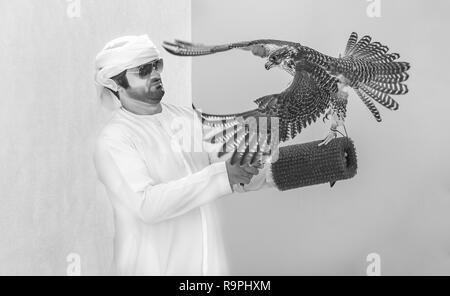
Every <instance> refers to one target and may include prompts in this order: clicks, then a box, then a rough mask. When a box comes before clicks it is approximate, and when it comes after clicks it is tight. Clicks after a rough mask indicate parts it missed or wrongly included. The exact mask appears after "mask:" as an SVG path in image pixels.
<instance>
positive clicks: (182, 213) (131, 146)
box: [94, 103, 273, 275]
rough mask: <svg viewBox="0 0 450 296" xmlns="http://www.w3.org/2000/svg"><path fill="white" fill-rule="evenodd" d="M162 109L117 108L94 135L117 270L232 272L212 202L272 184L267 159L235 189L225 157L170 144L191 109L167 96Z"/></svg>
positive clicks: (125, 272) (134, 272)
mask: <svg viewBox="0 0 450 296" xmlns="http://www.w3.org/2000/svg"><path fill="white" fill-rule="evenodd" d="M162 110H163V111H162V112H161V113H159V114H155V115H136V114H134V113H131V112H129V111H127V110H125V109H123V108H120V109H118V110H117V111H115V112H116V113H115V114H114V116H113V117H112V119H111V120H110V121H109V122H108V124H107V125H106V126H105V127H104V128H103V130H102V132H101V133H100V135H99V138H98V141H97V146H96V151H95V155H94V162H95V166H96V169H97V173H98V177H99V179H100V181H101V182H102V183H103V184H104V185H105V188H106V191H107V193H108V195H109V197H110V200H111V202H112V206H113V209H114V222H115V224H114V225H115V238H114V267H115V270H114V271H112V273H113V274H117V275H227V274H228V267H227V260H226V254H225V250H224V244H223V241H222V237H221V225H220V221H219V220H218V218H217V217H218V216H217V214H216V213H217V209H216V203H215V202H214V201H216V200H217V199H219V198H221V197H223V196H226V195H228V194H231V193H232V192H233V191H239V192H242V191H247V190H257V189H259V188H262V187H268V186H273V183H272V181H271V178H270V172H269V170H268V166H267V165H266V166H265V168H264V169H262V170H261V171H260V173H259V174H258V175H257V176H255V177H253V179H252V182H251V183H250V184H249V185H246V186H244V187H241V186H235V187H234V188H232V187H231V186H230V183H229V180H228V174H227V170H226V166H225V162H224V160H220V161H218V162H215V163H212V164H211V162H212V161H211V157H210V154H209V153H206V152H192V151H187V152H186V151H183V149H174V148H173V147H175V146H176V145H177V144H174V143H178V142H177V141H174V139H177V137H176V135H177V129H178V128H179V125H177V124H173V122H174V119H175V118H177V119H179V118H186V119H187V120H190V121H191V122H192V120H193V118H194V111H193V110H192V109H191V108H186V107H179V106H174V105H169V104H164V103H162ZM175 121H176V120H175ZM174 145H175V146H174Z"/></svg>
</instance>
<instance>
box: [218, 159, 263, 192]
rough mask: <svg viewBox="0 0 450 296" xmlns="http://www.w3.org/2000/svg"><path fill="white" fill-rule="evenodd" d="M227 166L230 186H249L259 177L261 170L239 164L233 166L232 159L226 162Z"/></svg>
mask: <svg viewBox="0 0 450 296" xmlns="http://www.w3.org/2000/svg"><path fill="white" fill-rule="evenodd" d="M225 164H226V166H227V173H228V180H229V181H230V185H231V186H233V185H234V184H249V183H250V181H251V180H252V178H253V176H255V175H258V173H259V169H258V168H256V167H254V166H249V165H244V166H240V165H239V163H236V164H234V165H231V158H230V159H228V160H227V161H226V162H225Z"/></svg>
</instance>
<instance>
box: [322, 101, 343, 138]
mask: <svg viewBox="0 0 450 296" xmlns="http://www.w3.org/2000/svg"><path fill="white" fill-rule="evenodd" d="M329 115H331V126H330V131H329V132H328V135H327V136H326V137H325V139H324V140H323V141H322V142H321V143H320V144H319V146H322V145H327V144H328V143H330V141H331V140H333V139H334V138H336V137H337V132H338V127H339V126H342V125H343V120H340V119H339V116H338V114H337V112H336V111H335V110H333V109H330V111H328V112H327V116H329Z"/></svg>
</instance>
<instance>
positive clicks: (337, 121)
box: [319, 83, 348, 146]
mask: <svg viewBox="0 0 450 296" xmlns="http://www.w3.org/2000/svg"><path fill="white" fill-rule="evenodd" d="M338 88H339V89H338V92H337V93H336V94H335V96H334V100H333V103H332V105H331V108H330V109H329V110H328V112H327V113H326V114H325V117H324V122H325V119H328V117H329V116H331V127H330V132H329V133H328V135H327V136H326V137H325V139H324V140H323V141H322V142H321V143H320V144H319V146H322V145H326V144H328V143H329V142H330V141H331V140H333V139H334V138H336V137H337V133H338V132H339V131H338V127H340V126H343V127H344V128H345V126H344V119H345V116H346V110H347V108H346V107H347V98H348V93H347V92H346V91H344V90H343V89H344V88H345V84H343V83H339V84H338ZM339 133H340V132H339Z"/></svg>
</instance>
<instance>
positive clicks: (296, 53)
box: [163, 32, 410, 165]
mask: <svg viewBox="0 0 450 296" xmlns="http://www.w3.org/2000/svg"><path fill="white" fill-rule="evenodd" d="M163 47H164V48H165V50H167V51H168V52H169V53H171V54H174V55H178V56H202V55H210V54H215V53H219V52H224V51H228V50H232V49H242V50H247V51H248V50H251V51H252V53H253V54H254V55H257V56H260V57H262V58H265V59H266V63H265V68H266V70H269V69H272V68H274V67H278V68H281V69H282V70H284V71H286V72H287V73H289V74H290V75H292V77H293V78H292V82H291V83H290V85H289V86H288V87H287V88H286V89H285V90H284V91H282V92H281V93H277V94H271V95H267V96H263V97H261V98H258V99H256V100H255V101H254V102H255V103H256V105H257V107H256V108H255V109H253V110H250V111H246V112H243V113H236V114H228V115H219V114H207V113H202V112H199V113H200V115H201V118H202V121H203V123H204V124H206V125H207V126H210V127H212V128H216V129H215V130H213V131H212V132H210V137H209V139H210V141H211V142H212V143H217V142H220V143H223V149H225V151H221V152H220V153H226V152H230V151H234V152H235V153H234V154H233V159H234V161H239V162H240V163H241V165H242V164H251V165H253V164H255V163H256V162H259V163H260V162H265V159H267V157H266V158H265V157H264V155H268V154H270V151H272V149H273V148H274V147H276V146H277V145H278V143H279V142H284V141H287V140H289V139H293V138H294V137H295V136H296V135H298V134H299V133H300V132H301V131H302V130H303V129H305V128H306V127H307V126H309V125H311V124H312V123H314V122H316V120H317V119H319V118H320V117H322V116H323V120H324V121H325V120H327V119H328V118H329V117H331V128H330V132H329V134H328V135H327V137H326V138H325V139H324V140H323V141H322V142H321V143H320V144H319V145H326V144H327V143H329V142H330V141H331V140H332V139H333V138H335V137H336V136H337V132H339V131H338V127H340V126H343V127H344V129H345V125H344V121H345V118H346V116H347V102H348V96H349V95H348V92H347V91H346V90H345V88H347V87H350V88H352V89H353V90H354V91H355V92H356V94H357V95H358V97H359V98H360V99H361V100H362V102H363V103H364V104H365V105H366V107H367V108H368V109H369V111H370V112H371V113H372V115H373V116H374V118H375V119H376V121H378V122H380V121H381V116H380V112H379V110H378V108H377V106H376V105H375V103H374V102H376V103H378V104H380V105H381V106H383V107H385V108H387V109H390V110H397V109H398V108H399V104H398V103H397V102H396V101H395V100H394V99H393V98H392V95H403V94H406V93H408V87H407V85H405V81H407V79H408V78H409V75H408V73H407V71H408V70H409V69H410V64H409V63H408V62H401V61H398V59H399V58H400V55H399V54H397V53H390V52H389V48H388V47H387V46H385V45H383V44H381V43H379V42H372V38H371V37H370V36H368V35H366V36H364V37H362V38H360V39H359V40H358V34H357V33H355V32H353V33H352V34H351V35H350V38H349V40H348V42H347V46H346V48H345V51H344V54H343V55H342V56H341V55H340V56H339V57H338V58H335V57H332V56H328V55H325V54H322V53H320V52H318V51H317V50H314V49H312V48H309V47H307V46H304V45H301V44H300V43H296V42H290V41H282V40H274V39H259V40H253V41H245V42H236V43H230V44H225V45H213V46H206V45H203V44H193V43H190V42H186V41H181V40H175V41H174V42H166V41H165V42H164V43H163ZM194 108H195V107H194ZM248 121H250V123H251V124H249V123H248ZM262 122H266V123H267V124H266V125H264V126H263V125H262V124H261V123H262ZM274 122H275V124H274ZM274 126H276V128H274ZM261 143H263V144H261ZM236 151H238V152H239V153H236ZM268 151H269V153H267V152H268ZM220 153H219V154H220Z"/></svg>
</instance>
